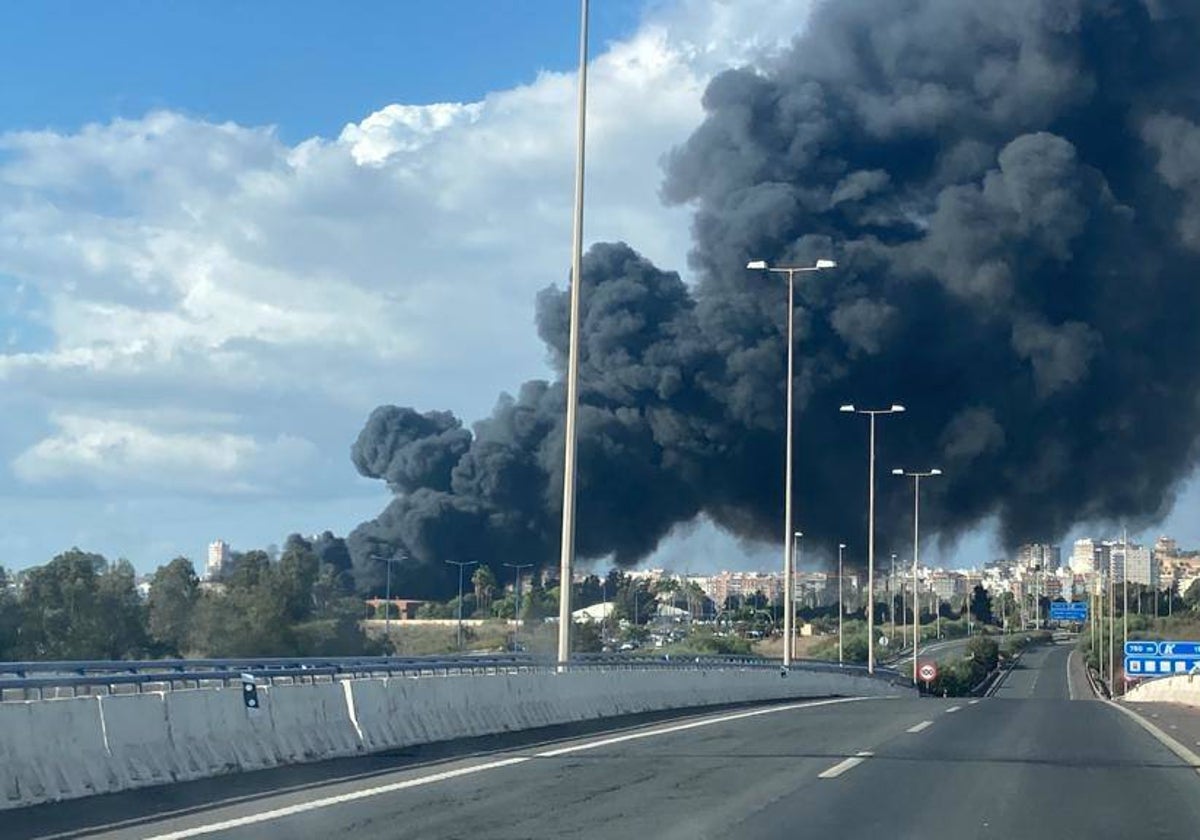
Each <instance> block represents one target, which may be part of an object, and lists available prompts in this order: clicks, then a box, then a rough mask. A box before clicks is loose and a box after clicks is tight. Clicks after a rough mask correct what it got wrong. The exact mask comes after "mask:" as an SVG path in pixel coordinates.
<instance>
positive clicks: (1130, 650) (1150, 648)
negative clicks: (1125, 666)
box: [1125, 642, 1158, 657]
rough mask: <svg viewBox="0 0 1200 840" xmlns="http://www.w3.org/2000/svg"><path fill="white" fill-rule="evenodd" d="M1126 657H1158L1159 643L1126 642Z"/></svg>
mask: <svg viewBox="0 0 1200 840" xmlns="http://www.w3.org/2000/svg"><path fill="white" fill-rule="evenodd" d="M1125 655H1126V656H1151V657H1156V656H1158V642H1126V643H1125Z"/></svg>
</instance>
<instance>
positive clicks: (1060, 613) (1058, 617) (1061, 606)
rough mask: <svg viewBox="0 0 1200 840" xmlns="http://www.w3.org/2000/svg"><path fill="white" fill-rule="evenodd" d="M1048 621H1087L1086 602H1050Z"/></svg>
mask: <svg viewBox="0 0 1200 840" xmlns="http://www.w3.org/2000/svg"><path fill="white" fill-rule="evenodd" d="M1050 620H1051V621H1078V622H1084V621H1087V620H1088V605H1087V601H1051V602H1050Z"/></svg>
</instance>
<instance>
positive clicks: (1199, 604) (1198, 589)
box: [1183, 580, 1200, 612]
mask: <svg viewBox="0 0 1200 840" xmlns="http://www.w3.org/2000/svg"><path fill="white" fill-rule="evenodd" d="M1183 605H1184V606H1185V607H1187V608H1188V609H1189V610H1191V611H1192V612H1200V580H1194V581H1192V583H1191V585H1190V586H1189V587H1188V588H1187V591H1186V592H1184V593H1183Z"/></svg>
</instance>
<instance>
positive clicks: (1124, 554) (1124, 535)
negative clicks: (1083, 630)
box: [1121, 528, 1129, 694]
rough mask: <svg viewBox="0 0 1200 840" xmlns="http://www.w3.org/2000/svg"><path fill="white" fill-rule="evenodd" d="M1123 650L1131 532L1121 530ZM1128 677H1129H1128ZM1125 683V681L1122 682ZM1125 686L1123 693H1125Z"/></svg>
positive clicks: (1126, 635) (1127, 605) (1126, 630)
mask: <svg viewBox="0 0 1200 840" xmlns="http://www.w3.org/2000/svg"><path fill="white" fill-rule="evenodd" d="M1121 589H1122V595H1121V650H1122V651H1123V650H1125V645H1127V644H1128V643H1129V532H1128V531H1126V529H1125V528H1122V529H1121ZM1126 676H1128V675H1126ZM1122 683H1124V680H1122ZM1124 689H1125V686H1124V684H1123V685H1122V686H1121V693H1122V694H1124V693H1125V690H1124Z"/></svg>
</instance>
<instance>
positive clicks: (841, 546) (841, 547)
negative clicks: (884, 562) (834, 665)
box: [838, 543, 846, 665]
mask: <svg viewBox="0 0 1200 840" xmlns="http://www.w3.org/2000/svg"><path fill="white" fill-rule="evenodd" d="M845 550H846V544H845V543H838V664H839V665H844V664H846V659H845V656H844V654H843V652H842V618H843V616H845V615H846V603H845V601H843V600H842V581H843V579H844V578H843V576H842V552H844V551H845Z"/></svg>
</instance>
